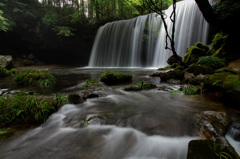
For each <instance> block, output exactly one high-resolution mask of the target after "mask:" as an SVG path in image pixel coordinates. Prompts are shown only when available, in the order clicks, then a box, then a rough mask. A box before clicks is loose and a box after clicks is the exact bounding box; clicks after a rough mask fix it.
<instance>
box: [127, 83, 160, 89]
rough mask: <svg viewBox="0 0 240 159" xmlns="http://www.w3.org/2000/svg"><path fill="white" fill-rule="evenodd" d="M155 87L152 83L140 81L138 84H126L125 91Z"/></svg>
mask: <svg viewBox="0 0 240 159" xmlns="http://www.w3.org/2000/svg"><path fill="white" fill-rule="evenodd" d="M154 88H157V86H156V85H155V84H154V83H145V81H140V82H139V83H138V84H135V85H132V86H128V87H127V88H125V89H124V90H125V91H142V90H149V89H154Z"/></svg>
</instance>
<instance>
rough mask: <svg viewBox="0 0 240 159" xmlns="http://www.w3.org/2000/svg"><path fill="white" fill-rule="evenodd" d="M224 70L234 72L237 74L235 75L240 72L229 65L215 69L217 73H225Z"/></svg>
mask: <svg viewBox="0 0 240 159" xmlns="http://www.w3.org/2000/svg"><path fill="white" fill-rule="evenodd" d="M223 72H229V73H232V74H235V75H237V74H238V71H236V70H234V69H232V68H229V67H224V68H221V69H218V70H216V71H215V73H223Z"/></svg>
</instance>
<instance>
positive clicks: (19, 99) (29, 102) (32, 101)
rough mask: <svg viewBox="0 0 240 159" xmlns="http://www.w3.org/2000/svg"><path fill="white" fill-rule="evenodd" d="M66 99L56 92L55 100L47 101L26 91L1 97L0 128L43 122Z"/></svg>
mask: <svg viewBox="0 0 240 159" xmlns="http://www.w3.org/2000/svg"><path fill="white" fill-rule="evenodd" d="M65 100H66V98H65V97H64V96H61V95H60V94H56V95H55V97H54V101H53V102H46V101H45V100H44V99H43V98H38V97H36V96H35V95H26V92H25V91H22V92H20V93H16V94H14V95H13V96H12V97H9V96H7V97H3V96H1V97H0V128H1V127H6V126H10V125H13V124H25V123H28V124H38V123H43V122H45V121H46V120H47V118H48V117H49V116H50V115H51V114H52V113H53V112H55V111H56V110H57V109H58V108H60V106H62V104H63V102H64V101H65Z"/></svg>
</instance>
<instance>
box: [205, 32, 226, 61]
mask: <svg viewBox="0 0 240 159" xmlns="http://www.w3.org/2000/svg"><path fill="white" fill-rule="evenodd" d="M227 37H228V35H227V34H225V33H222V32H221V33H217V34H216V35H214V37H213V40H212V48H211V50H210V51H209V54H211V55H213V56H214V57H219V58H225V57H226V54H227V52H226V49H225V43H226V39H227Z"/></svg>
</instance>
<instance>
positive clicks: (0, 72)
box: [0, 65, 12, 77]
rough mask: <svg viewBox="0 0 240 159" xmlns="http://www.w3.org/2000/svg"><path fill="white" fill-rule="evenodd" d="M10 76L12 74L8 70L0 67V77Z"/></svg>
mask: <svg viewBox="0 0 240 159" xmlns="http://www.w3.org/2000/svg"><path fill="white" fill-rule="evenodd" d="M11 75H12V73H11V72H10V71H9V70H7V69H6V68H4V67H3V66H1V65H0V77H7V76H11Z"/></svg>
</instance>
